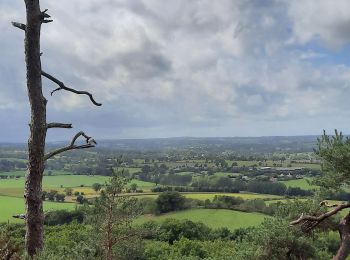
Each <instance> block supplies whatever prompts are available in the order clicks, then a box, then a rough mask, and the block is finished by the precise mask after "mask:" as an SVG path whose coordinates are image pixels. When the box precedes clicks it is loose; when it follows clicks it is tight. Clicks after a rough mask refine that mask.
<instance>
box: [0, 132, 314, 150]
mask: <svg viewBox="0 0 350 260" xmlns="http://www.w3.org/2000/svg"><path fill="white" fill-rule="evenodd" d="M97 141H98V145H97V148H99V149H110V150H121V151H131V150H133V151H164V150H191V149H193V150H196V151H198V150H199V151H200V150H203V151H212V152H216V153H217V152H225V151H239V152H240V153H242V152H243V153H266V152H269V153H270V152H312V151H313V148H315V144H316V141H317V136H264V137H174V138H153V139H115V140H97ZM66 144H67V142H51V143H48V144H47V146H48V147H57V146H64V145H66ZM25 147H26V144H25V143H23V144H20V143H0V148H2V149H6V148H22V149H25Z"/></svg>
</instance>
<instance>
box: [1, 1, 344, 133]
mask: <svg viewBox="0 0 350 260" xmlns="http://www.w3.org/2000/svg"><path fill="white" fill-rule="evenodd" d="M296 2H297V1H296ZM325 3H326V2H324V1H322V4H321V6H324V5H325ZM67 5H69V6H70V9H65V8H64V6H67ZM46 7H47V8H49V9H50V14H52V15H53V18H54V23H52V24H50V25H43V33H42V50H43V52H44V55H43V57H42V61H43V68H45V70H47V71H48V72H49V73H52V74H53V75H55V76H57V77H58V78H59V79H60V80H62V81H64V82H65V83H66V84H67V85H68V86H71V87H74V88H76V89H86V90H89V91H90V92H92V93H93V94H94V95H95V96H96V99H97V100H99V101H100V102H102V103H103V106H102V107H101V108H96V107H94V106H92V105H91V103H90V102H89V100H88V99H86V97H83V96H74V95H71V94H69V93H65V92H58V93H55V95H54V96H53V97H51V96H49V91H50V90H52V89H53V88H54V87H56V86H55V85H54V84H53V83H51V82H49V81H47V80H45V81H44V86H45V95H47V96H48V99H49V103H48V108H49V111H48V117H49V120H51V121H62V122H71V123H73V124H74V125H75V126H76V129H79V130H80V129H84V130H86V131H88V132H90V131H91V132H92V133H93V134H94V136H96V135H97V137H98V136H102V137H103V136H106V137H151V136H152V135H153V136H154V137H157V136H162V137H164V136H171V135H201V136H203V135H216V134H217V135H221V136H222V135H245V134H248V133H249V134H251V135H260V134H269V133H271V134H293V133H294V132H295V133H303V130H302V129H305V133H310V132H312V131H314V133H315V132H317V131H318V130H319V127H322V125H323V123H322V122H321V120H326V121H327V125H325V128H326V127H329V126H330V125H331V124H332V122H333V123H334V124H338V125H340V123H339V121H337V120H336V119H334V116H333V115H334V114H335V113H338V114H339V116H340V117H342V118H344V117H346V116H348V115H347V112H346V111H347V109H345V108H346V107H347V97H350V93H349V91H348V87H347V86H348V83H347V82H349V79H350V68H349V67H348V66H347V65H343V66H334V64H327V63H326V62H325V63H324V64H323V65H319V64H317V62H315V61H314V60H312V61H310V58H303V57H309V56H310V53H316V50H313V49H312V46H311V47H309V46H308V49H307V50H305V51H304V47H305V46H304V44H305V43H308V42H310V41H312V40H313V39H314V38H315V37H317V36H319V37H320V39H322V40H324V41H330V40H331V41H332V42H335V43H345V42H347V41H348V40H349V39H348V36H347V35H348V31H347V29H346V28H345V27H344V26H343V25H344V24H346V20H345V19H344V17H340V18H339V19H337V17H336V16H334V15H333V12H332V11H329V12H327V16H325V17H322V16H319V17H314V16H308V15H309V11H310V10H311V9H309V8H308V6H306V7H305V8H304V9H300V6H297V4H295V5H292V4H290V1H277V0H276V1H274V0H270V1H253V0H252V1H238V0H237V1H231V0H221V1H210V0H207V1H187V0H181V1H162V0H159V1H156V0H155V1H141V0H140V1H136V0H135V1H129V0H118V1H117V0H101V1H97V0H77V1H74V2H72V1H68V0H62V1H60V2H59V3H58V2H57V1H50V2H42V8H46ZM328 8H330V9H331V10H334V9H336V7H332V6H330V7H328ZM332 8H333V9H332ZM0 10H6V12H7V15H6V19H9V18H8V16H9V14H10V15H11V16H14V17H15V19H19V21H20V20H22V21H23V20H24V19H23V17H24V12H23V3H16V4H15V1H3V2H1V3H0ZM0 13H1V11H0ZM349 15H350V14H349ZM3 17H5V16H3ZM21 17H22V18H21ZM301 17H311V18H312V19H311V20H307V24H302V23H300V21H301ZM3 19H5V18H3ZM3 19H1V18H0V21H1V22H5V21H4V20H3ZM6 22H7V21H6ZM320 25H323V28H324V29H322V30H321V31H320V30H319V28H320V27H319V26H320ZM6 26H7V25H6ZM6 26H5V25H4V24H2V23H0V28H1V29H2V30H3V34H2V36H1V41H0V51H1V60H0V94H1V96H2V97H6V100H9V101H11V104H15V102H16V101H17V102H19V104H21V105H20V106H17V107H15V108H11V109H14V111H17V112H18V113H23V112H25V113H26V115H27V114H28V110H27V109H28V106H27V98H26V89H25V74H24V63H23V62H24V61H23V33H22V32H20V31H18V30H14V29H12V28H10V26H8V27H6ZM330 28H331V29H330ZM333 28H336V30H334V32H333ZM310 48H311V49H310ZM307 55H309V56H307ZM319 55H324V58H323V59H327V58H328V57H329V56H330V55H332V52H331V51H330V52H329V53H326V54H324V53H320V54H319ZM3 100H4V99H3ZM3 100H0V118H1V117H5V116H6V113H7V111H9V110H8V109H9V108H6V109H7V110H5V109H4V108H3V109H2V108H1V107H2V104H3ZM3 106H4V105H3ZM4 107H5V106H4ZM322 116H324V117H325V119H322ZM305 118H307V120H308V122H310V124H311V122H312V123H313V124H314V127H312V126H311V125H307V126H306V124H305V120H306V119H305ZM24 121H26V117H21V116H19V115H17V116H16V117H14V119H13V124H14V125H16V126H17V127H18V129H19V130H18V133H17V134H14V133H11V134H10V135H8V136H9V138H10V137H11V138H12V139H14V138H20V137H19V136H22V138H23V137H26V132H25V131H23V130H22V128H21V127H22V126H23V124H26V122H25V123H24ZM257 122H258V124H259V126H261V127H260V128H259V129H258V130H257V128H256V123H257ZM280 122H283V126H281V128H280V130H281V133H278V132H277V131H278V128H277V127H276V126H277V125H278V124H279V123H280ZM298 122H304V125H305V128H303V127H304V126H303V125H301V128H302V129H300V130H298V129H296V127H295V125H296V124H298ZM11 127H12V126H11ZM11 127H9V128H6V129H8V130H1V131H9V129H11V131H15V130H13V128H11ZM271 129H274V130H271ZM288 129H290V130H288ZM320 129H321V128H320ZM345 130H346V129H345ZM349 130H350V129H349ZM254 131H255V132H254ZM317 133H318V132H317ZM70 135H71V132H68V133H66V132H64V131H63V132H62V131H56V132H55V134H50V138H51V139H62V138H68V137H69V136H70ZM128 135H129V136H128Z"/></svg>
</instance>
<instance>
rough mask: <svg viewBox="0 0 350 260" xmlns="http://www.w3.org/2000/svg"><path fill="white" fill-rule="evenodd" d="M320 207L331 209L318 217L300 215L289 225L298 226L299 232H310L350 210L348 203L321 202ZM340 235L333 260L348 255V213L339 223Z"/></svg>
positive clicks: (349, 231)
mask: <svg viewBox="0 0 350 260" xmlns="http://www.w3.org/2000/svg"><path fill="white" fill-rule="evenodd" d="M321 206H326V207H328V208H333V209H332V210H330V211H328V212H326V213H324V214H322V215H320V216H309V215H304V214H301V216H300V217H299V218H298V219H297V220H294V221H292V222H291V223H290V225H300V228H301V230H302V231H303V232H304V233H309V232H311V231H312V230H313V229H314V228H316V227H317V226H318V225H319V224H320V223H322V222H323V221H324V220H326V219H328V218H330V217H331V216H333V215H335V214H337V213H338V212H340V211H341V210H343V209H347V208H350V202H347V203H344V204H339V205H337V204H334V205H328V204H327V202H326V201H324V202H321ZM338 230H339V235H340V246H339V248H338V252H337V254H336V255H335V256H334V257H333V259H334V260H345V259H346V258H347V256H348V255H349V254H350V213H348V214H347V215H346V216H345V217H344V218H343V219H342V220H341V221H340V223H339V226H338Z"/></svg>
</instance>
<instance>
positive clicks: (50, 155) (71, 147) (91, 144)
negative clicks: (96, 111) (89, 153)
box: [44, 132, 96, 161]
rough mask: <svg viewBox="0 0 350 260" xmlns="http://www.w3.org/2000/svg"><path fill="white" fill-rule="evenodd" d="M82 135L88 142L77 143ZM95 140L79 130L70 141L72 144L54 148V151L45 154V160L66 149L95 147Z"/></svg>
mask: <svg viewBox="0 0 350 260" xmlns="http://www.w3.org/2000/svg"><path fill="white" fill-rule="evenodd" d="M80 136H83V137H84V138H85V140H86V144H84V145H75V142H76V141H77V139H78V138H79V137H80ZM91 140H92V141H94V140H93V139H92V138H91V137H89V136H87V135H86V134H85V133H84V132H79V133H77V134H76V135H75V136H74V137H73V139H72V141H71V142H70V144H69V145H68V146H65V147H62V148H59V149H57V150H54V151H52V152H49V153H47V154H46V155H45V156H44V160H45V161H46V160H48V159H50V158H51V157H53V156H55V155H57V154H59V153H63V152H66V151H70V150H78V149H86V148H92V147H95V143H96V142H95V143H93V142H91Z"/></svg>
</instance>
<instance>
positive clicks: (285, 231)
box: [237, 218, 315, 260]
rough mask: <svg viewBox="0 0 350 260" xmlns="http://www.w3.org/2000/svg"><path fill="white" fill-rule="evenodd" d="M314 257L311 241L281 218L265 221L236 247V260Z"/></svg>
mask: <svg viewBox="0 0 350 260" xmlns="http://www.w3.org/2000/svg"><path fill="white" fill-rule="evenodd" d="M314 256H315V249H314V247H313V246H312V244H311V241H310V240H309V239H308V238H306V237H303V236H302V235H301V233H300V231H298V230H297V229H294V228H290V227H289V223H288V221H286V220H285V219H282V218H271V219H265V221H264V222H263V223H262V225H261V226H260V227H259V228H257V229H254V230H253V231H252V232H250V233H249V234H248V235H247V236H246V237H245V238H244V239H243V241H242V242H241V243H239V244H238V245H237V258H238V259H271V260H274V259H276V260H282V259H310V258H312V257H314Z"/></svg>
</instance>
